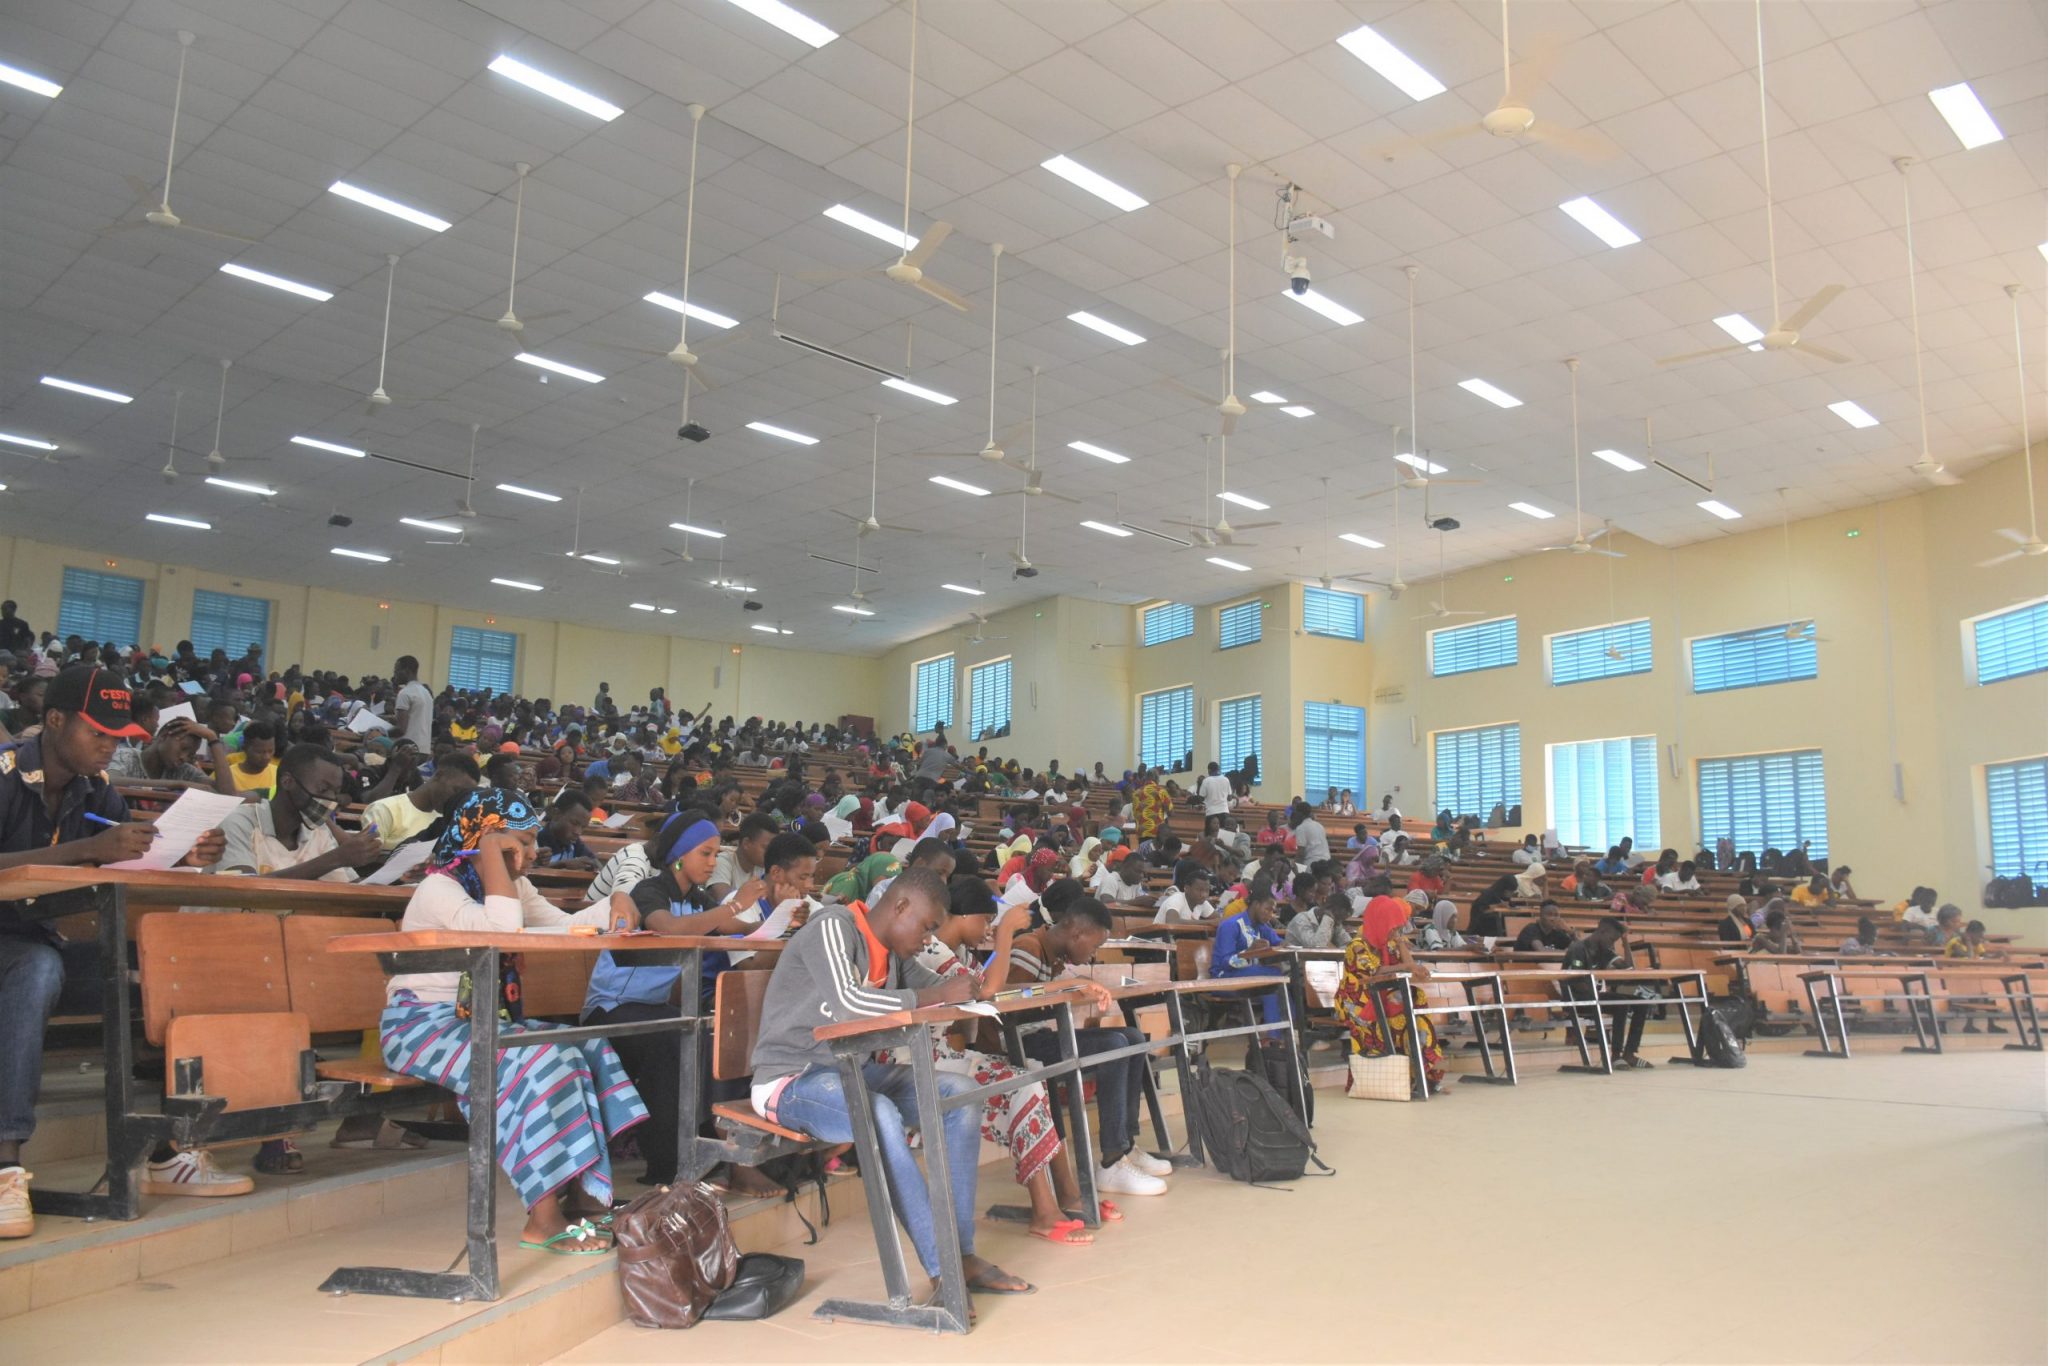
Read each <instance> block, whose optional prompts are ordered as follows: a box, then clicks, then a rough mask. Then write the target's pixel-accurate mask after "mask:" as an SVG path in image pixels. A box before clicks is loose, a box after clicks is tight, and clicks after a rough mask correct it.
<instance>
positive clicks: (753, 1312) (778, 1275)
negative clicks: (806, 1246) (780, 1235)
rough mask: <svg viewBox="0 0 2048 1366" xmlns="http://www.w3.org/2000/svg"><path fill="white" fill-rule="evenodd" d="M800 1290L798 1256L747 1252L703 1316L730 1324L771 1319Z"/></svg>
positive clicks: (801, 1278) (801, 1265) (801, 1269)
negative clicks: (730, 1282) (727, 1284)
mask: <svg viewBox="0 0 2048 1366" xmlns="http://www.w3.org/2000/svg"><path fill="white" fill-rule="evenodd" d="M803 1291H804V1263H803V1259H802V1258H801V1257H778V1256H776V1255H775V1254H774V1253H772V1252H749V1253H747V1254H746V1255H745V1256H744V1257H741V1258H740V1264H739V1269H738V1270H737V1271H735V1272H734V1273H733V1278H732V1284H731V1285H729V1286H727V1287H726V1288H725V1289H723V1290H721V1291H719V1292H718V1298H717V1299H715V1300H713V1301H711V1306H710V1307H709V1308H708V1309H706V1310H705V1311H704V1317H705V1318H707V1319H723V1320H725V1321H727V1322H730V1323H745V1322H751V1321H753V1320H755V1319H766V1318H773V1317H774V1316H775V1315H776V1314H779V1313H781V1312H782V1311H783V1310H784V1309H787V1308H788V1307H789V1306H790V1305H791V1304H793V1303H795V1302H796V1297H797V1296H798V1295H801V1294H802V1293H803Z"/></svg>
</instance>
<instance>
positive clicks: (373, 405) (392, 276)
mask: <svg viewBox="0 0 2048 1366" xmlns="http://www.w3.org/2000/svg"><path fill="white" fill-rule="evenodd" d="M384 260H385V261H386V262H387V263H388V266H389V269H388V272H387V273H386V275H385V277H384V342H383V345H382V346H380V347H379V348H378V351H377V387H376V388H374V389H372V390H371V391H370V394H369V400H368V406H367V407H365V408H364V409H363V412H364V415H365V416H375V415H376V412H377V410H378V409H379V408H384V407H388V406H389V405H390V403H391V395H389V394H387V393H385V392H384V366H385V363H386V362H387V361H388V360H390V358H391V295H392V292H393V291H394V290H395V289H396V288H397V286H398V255H397V253H396V252H392V253H388V254H386V256H385V257H384Z"/></svg>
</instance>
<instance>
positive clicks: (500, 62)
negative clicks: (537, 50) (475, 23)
mask: <svg viewBox="0 0 2048 1366" xmlns="http://www.w3.org/2000/svg"><path fill="white" fill-rule="evenodd" d="M490 69H491V70H493V71H495V72H497V73H498V74H499V75H500V76H504V77H507V78H509V79H511V80H515V81H517V82H519V83H520V84H521V85H523V86H525V87H526V88H527V89H529V90H538V91H539V92H540V93H541V94H543V95H546V96H547V97H549V98H550V99H556V100H560V101H561V102H562V103H563V104H566V105H568V106H569V107H570V108H571V109H580V110H582V111H583V112H584V113H586V114H589V115H590V116H591V117H593V118H599V119H603V120H604V121H605V122H606V123H610V122H611V121H612V120H613V119H615V118H617V117H618V116H619V115H621V114H623V113H625V112H626V111H625V110H623V109H621V108H619V106H617V105H616V104H613V103H612V102H611V101H610V100H601V99H599V98H598V97H597V96H595V95H593V94H591V93H590V92H589V91H588V90H578V89H577V88H576V87H575V86H573V85H571V84H569V83H568V82H567V81H564V80H561V79H558V78H557V77H554V76H550V75H548V73H547V72H545V71H540V70H537V69H535V68H533V67H530V66H528V65H527V64H526V63H525V62H522V61H520V60H519V59H518V58H516V57H506V56H502V55H501V56H499V57H497V58H496V59H495V60H493V61H492V62H491V67H490Z"/></svg>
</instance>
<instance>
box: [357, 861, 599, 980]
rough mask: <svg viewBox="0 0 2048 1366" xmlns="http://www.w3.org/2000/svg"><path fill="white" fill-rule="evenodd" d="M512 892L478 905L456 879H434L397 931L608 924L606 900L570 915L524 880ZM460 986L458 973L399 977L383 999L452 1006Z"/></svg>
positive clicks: (419, 891) (416, 895) (417, 893)
mask: <svg viewBox="0 0 2048 1366" xmlns="http://www.w3.org/2000/svg"><path fill="white" fill-rule="evenodd" d="M513 890H514V891H516V892H517V893H518V895H517V896H487V897H485V898H484V899H483V900H482V901H477V900H475V899H473V898H472V897H471V896H470V894H469V893H468V892H467V891H465V890H463V886H462V884H461V883H459V882H457V881H456V880H455V879H454V878H452V877H443V876H441V875H439V874H430V875H429V876H428V877H427V878H426V879H425V880H424V881H422V882H421V883H420V885H419V886H418V887H417V888H415V889H414V890H413V894H412V900H411V901H408V902H407V903H406V904H405V918H404V919H403V920H401V921H399V924H398V928H400V929H401V930H472V931H476V932H480V933H486V934H512V933H515V932H517V931H519V930H522V929H528V928H534V929H556V928H560V927H562V926H566V925H595V926H596V927H597V928H598V929H600V930H602V929H604V928H605V927H606V926H607V925H608V924H609V923H610V915H611V905H610V903H609V902H608V901H599V902H598V903H596V904H595V905H592V906H585V907H584V908H583V909H582V910H580V911H577V912H575V913H574V914H571V913H570V912H568V911H565V910H563V909H562V908H561V907H559V906H557V905H555V904H554V903H553V902H551V901H549V900H548V899H547V898H546V897H544V896H542V895H541V894H540V893H539V892H537V891H535V890H534V888H533V884H532V883H531V882H528V881H527V880H526V879H525V878H521V879H519V883H518V885H517V886H516V887H515V888H514V889H513ZM461 984H462V974H461V973H459V972H408V973H400V974H398V975H396V976H394V977H393V978H392V979H391V980H390V982H388V983H387V984H386V985H385V988H384V999H385V1000H386V1001H387V1002H388V1001H389V1000H390V999H391V998H392V997H393V996H395V995H397V994H398V993H399V992H401V991H411V992H412V993H413V994H414V995H415V996H417V997H419V998H420V999H421V1000H422V1001H425V1002H427V1003H428V1004H430V1005H431V1004H436V1003H439V1004H446V1005H453V1004H454V1003H455V997H456V992H457V990H458V989H459V988H460V986H461Z"/></svg>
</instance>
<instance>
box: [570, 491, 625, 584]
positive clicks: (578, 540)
mask: <svg viewBox="0 0 2048 1366" xmlns="http://www.w3.org/2000/svg"><path fill="white" fill-rule="evenodd" d="M564 553H566V554H567V555H568V557H569V558H570V559H572V560H582V561H583V562H584V563H585V564H587V565H589V566H590V568H591V569H592V570H593V571H594V572H596V573H599V574H609V575H611V576H612V577H613V578H619V579H623V578H625V577H626V567H625V566H624V565H622V564H620V563H618V562H617V561H616V560H613V559H612V557H611V556H609V555H595V554H592V555H586V554H584V553H583V486H582V485H581V484H578V485H577V486H576V529H575V533H574V534H573V535H572V536H571V537H570V540H569V549H568V550H567V551H566V552H564ZM607 561H611V562H610V563H607Z"/></svg>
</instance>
